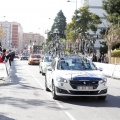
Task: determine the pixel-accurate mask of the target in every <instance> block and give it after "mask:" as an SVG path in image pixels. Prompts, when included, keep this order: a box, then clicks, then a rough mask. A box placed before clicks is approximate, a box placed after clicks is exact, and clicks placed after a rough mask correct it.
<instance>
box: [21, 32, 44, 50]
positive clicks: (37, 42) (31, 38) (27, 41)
mask: <svg viewBox="0 0 120 120" xmlns="http://www.w3.org/2000/svg"><path fill="white" fill-rule="evenodd" d="M43 43H45V37H44V36H42V35H41V34H39V33H32V32H30V33H23V43H22V44H23V48H24V50H26V49H27V50H28V51H30V48H33V46H42V44H43Z"/></svg>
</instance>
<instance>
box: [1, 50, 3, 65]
mask: <svg viewBox="0 0 120 120" xmlns="http://www.w3.org/2000/svg"><path fill="white" fill-rule="evenodd" d="M0 63H3V59H2V52H0Z"/></svg>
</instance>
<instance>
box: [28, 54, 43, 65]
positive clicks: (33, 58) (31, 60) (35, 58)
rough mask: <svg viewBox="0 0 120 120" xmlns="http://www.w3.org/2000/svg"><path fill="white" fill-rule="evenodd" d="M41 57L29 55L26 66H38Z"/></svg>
mask: <svg viewBox="0 0 120 120" xmlns="http://www.w3.org/2000/svg"><path fill="white" fill-rule="evenodd" d="M40 59H41V56H40V55H39V54H31V55H30V56H29V58H28V64H29V65H33V64H37V65H39V62H40Z"/></svg>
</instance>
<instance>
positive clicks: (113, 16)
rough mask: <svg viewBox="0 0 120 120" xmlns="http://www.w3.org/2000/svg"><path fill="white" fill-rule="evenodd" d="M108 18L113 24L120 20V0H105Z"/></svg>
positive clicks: (104, 6) (104, 5) (104, 7)
mask: <svg viewBox="0 0 120 120" xmlns="http://www.w3.org/2000/svg"><path fill="white" fill-rule="evenodd" d="M103 9H104V10H105V11H106V13H107V14H105V17H106V19H107V20H108V21H109V22H110V23H113V24H118V23H119V22H120V0H103Z"/></svg>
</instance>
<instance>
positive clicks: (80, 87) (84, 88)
mask: <svg viewBox="0 0 120 120" xmlns="http://www.w3.org/2000/svg"><path fill="white" fill-rule="evenodd" d="M77 89H78V90H92V89H93V87H91V86H78V87H77Z"/></svg>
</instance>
